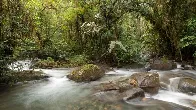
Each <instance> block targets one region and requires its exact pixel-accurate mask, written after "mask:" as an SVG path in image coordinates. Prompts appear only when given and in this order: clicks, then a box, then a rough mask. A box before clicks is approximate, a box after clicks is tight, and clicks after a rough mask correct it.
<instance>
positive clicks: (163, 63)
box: [150, 60, 177, 70]
mask: <svg viewBox="0 0 196 110" xmlns="http://www.w3.org/2000/svg"><path fill="white" fill-rule="evenodd" d="M150 68H151V69H156V70H172V69H175V68H177V64H176V63H175V62H173V61H172V60H153V61H150Z"/></svg>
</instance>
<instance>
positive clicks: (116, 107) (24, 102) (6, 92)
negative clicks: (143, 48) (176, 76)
mask: <svg viewBox="0 0 196 110" xmlns="http://www.w3.org/2000/svg"><path fill="white" fill-rule="evenodd" d="M71 70H72V69H66V68H62V69H42V71H43V72H45V73H46V74H48V75H50V76H51V77H50V78H48V79H44V80H41V81H33V82H32V83H28V84H23V85H19V86H15V87H11V88H10V87H9V88H4V89H1V91H0V110H192V109H196V108H195V106H193V105H192V104H190V103H188V101H190V100H191V101H196V95H187V94H184V93H179V92H177V91H173V90H172V89H168V90H167V89H160V90H159V93H158V94H156V95H153V96H152V95H148V94H146V98H151V99H152V100H151V101H150V102H149V103H147V104H146V105H145V104H137V105H133V104H130V103H129V102H124V101H118V102H113V103H111V102H110V103H106V102H100V101H97V100H95V99H93V98H92V94H94V93H93V91H92V88H93V86H95V85H98V84H99V83H101V82H106V81H109V80H115V79H118V78H120V77H125V76H130V75H131V74H133V73H136V72H138V69H131V68H129V69H114V70H113V71H110V72H107V73H106V75H105V76H104V77H103V78H101V79H100V80H98V81H94V82H91V83H75V82H73V81H70V80H69V79H67V77H66V75H67V74H69V72H70V71H71ZM152 72H158V73H159V74H160V76H162V75H164V74H165V73H168V72H170V73H178V72H184V73H186V74H188V75H190V76H192V77H195V76H196V71H193V70H187V71H185V70H180V69H175V70H171V71H157V70H152ZM169 80H170V79H169ZM168 86H170V85H169V84H168ZM140 105H141V106H140Z"/></svg>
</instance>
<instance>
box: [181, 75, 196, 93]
mask: <svg viewBox="0 0 196 110" xmlns="http://www.w3.org/2000/svg"><path fill="white" fill-rule="evenodd" d="M178 88H179V90H180V91H181V92H183V93H190V94H196V80H195V79H192V78H181V79H180V80H179V84H178Z"/></svg>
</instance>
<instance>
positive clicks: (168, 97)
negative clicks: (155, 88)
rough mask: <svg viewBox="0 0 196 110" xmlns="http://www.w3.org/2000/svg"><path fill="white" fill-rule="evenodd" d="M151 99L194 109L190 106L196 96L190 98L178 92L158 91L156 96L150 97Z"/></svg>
mask: <svg viewBox="0 0 196 110" xmlns="http://www.w3.org/2000/svg"><path fill="white" fill-rule="evenodd" d="M152 98H154V99H158V100H162V101H166V102H172V103H176V104H179V105H183V106H186V107H190V108H193V109H196V108H195V107H193V106H192V105H191V104H190V103H191V101H195V100H196V95H194V96H190V95H187V94H183V93H179V92H172V91H166V90H160V91H159V93H158V94H157V95H154V96H152ZM189 101H190V102H189Z"/></svg>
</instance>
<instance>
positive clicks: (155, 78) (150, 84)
mask: <svg viewBox="0 0 196 110" xmlns="http://www.w3.org/2000/svg"><path fill="white" fill-rule="evenodd" d="M130 83H136V85H137V86H138V87H140V88H142V89H143V90H144V91H145V92H148V93H152V94H154V93H157V92H158V90H159V87H160V82H159V74H158V73H135V74H133V75H132V76H131V77H130Z"/></svg>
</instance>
